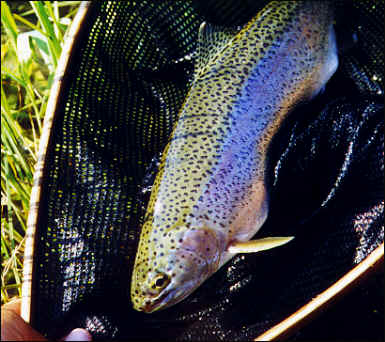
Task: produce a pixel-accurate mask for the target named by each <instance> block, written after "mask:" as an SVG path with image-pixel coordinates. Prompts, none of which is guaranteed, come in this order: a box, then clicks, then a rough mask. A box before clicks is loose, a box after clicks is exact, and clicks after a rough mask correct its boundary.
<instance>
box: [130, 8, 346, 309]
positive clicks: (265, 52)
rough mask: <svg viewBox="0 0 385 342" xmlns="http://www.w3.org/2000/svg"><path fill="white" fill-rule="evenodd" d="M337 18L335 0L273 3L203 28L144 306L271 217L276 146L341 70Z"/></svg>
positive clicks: (210, 264)
mask: <svg viewBox="0 0 385 342" xmlns="http://www.w3.org/2000/svg"><path fill="white" fill-rule="evenodd" d="M332 21H333V13H332V10H331V8H330V5H329V3H328V2H327V1H273V2H271V3H269V5H267V6H266V7H265V8H264V9H263V10H262V11H261V12H260V13H258V14H257V16H256V17H255V18H253V19H252V20H251V21H250V22H249V23H247V24H246V25H245V26H244V27H243V28H242V29H240V30H238V31H231V30H229V29H220V28H218V27H213V26H210V25H208V24H203V25H202V26H201V29H200V32H199V48H198V51H199V53H198V57H197V65H196V70H195V78H194V81H193V84H192V86H191V89H190V91H189V93H188V95H187V98H186V100H185V103H184V105H183V107H182V108H181V111H180V114H179V119H178V122H177V124H176V126H175V127H174V130H173V133H172V136H171V138H170V142H169V144H168V145H167V147H166V149H165V151H164V153H163V156H162V161H161V167H160V171H159V173H158V174H157V177H156V180H155V183H154V186H153V189H152V193H151V197H150V201H149V205H148V208H147V213H146V217H145V222H144V224H143V227H142V232H141V236H140V241H139V247H138V251H137V255H136V260H135V266H134V271H133V277H132V284H131V298H132V302H133V306H134V308H135V309H137V310H140V311H144V312H153V311H155V310H158V309H161V308H166V307H168V306H170V305H173V304H175V303H177V302H179V301H181V300H182V299H183V298H185V297H186V296H188V295H189V294H190V293H191V292H192V291H194V290H195V289H196V288H197V287H198V286H199V285H200V284H201V283H202V282H204V281H205V280H206V279H207V278H208V277H209V276H210V275H212V274H213V273H215V272H216V271H217V270H218V269H219V268H220V267H221V266H222V265H223V264H224V263H225V262H227V261H228V260H229V259H230V258H231V257H232V256H234V255H235V254H236V253H237V252H243V251H246V252H247V251H248V243H247V241H249V240H250V239H251V238H252V237H253V236H254V235H255V234H256V232H257V231H258V230H259V229H260V227H261V226H262V224H263V223H264V221H265V219H266V217H267V214H268V189H267V188H266V184H265V167H266V153H267V149H268V146H269V143H270V141H271V139H272V137H273V135H274V134H275V132H276V131H277V129H278V128H279V126H280V124H281V122H282V120H283V119H284V118H285V117H286V116H287V115H288V113H289V112H290V111H291V110H292V109H293V108H294V107H295V106H296V105H297V104H299V103H301V102H304V101H308V100H310V99H311V98H312V97H313V96H315V95H316V94H317V93H318V92H319V91H320V89H321V88H322V87H323V86H324V85H325V83H326V82H327V81H328V79H329V78H330V77H331V76H332V75H333V73H334V72H335V70H336V68H337V64H338V62H337V53H336V45H335V37H334V31H333V26H332ZM249 244H250V245H252V246H253V244H252V242H250V243H249ZM238 246H240V248H238ZM251 249H252V250H253V248H251Z"/></svg>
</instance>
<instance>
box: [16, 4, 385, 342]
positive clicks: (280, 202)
mask: <svg viewBox="0 0 385 342" xmlns="http://www.w3.org/2000/svg"><path fill="white" fill-rule="evenodd" d="M267 2H268V1H243V2H239V1H228V0H226V1H221V0H206V1H202V2H201V1H190V0H184V1H171V0H167V1H147V0H142V1H95V2H92V3H90V2H84V3H83V4H82V6H81V8H80V10H79V13H78V15H77V17H76V19H75V20H74V23H73V25H72V29H71V32H70V36H69V37H68V40H67V44H66V46H65V47H64V50H63V51H64V52H63V56H62V59H61V63H60V66H59V68H58V71H57V74H56V80H55V84H54V87H53V89H52V93H51V97H50V101H49V104H48V107H47V115H46V119H45V123H44V131H43V135H42V138H41V147H40V157H39V161H38V165H37V168H36V175H35V186H34V189H33V193H32V196H31V211H30V215H29V221H28V233H27V246H26V252H25V269H24V282H23V309H22V310H23V317H24V318H25V319H26V320H27V321H30V322H31V324H32V325H33V326H34V327H35V328H36V329H37V330H38V331H40V332H42V333H43V334H45V335H46V336H48V337H49V338H59V337H61V336H63V335H65V334H66V333H68V331H69V330H70V329H73V328H75V327H84V328H86V329H88V330H89V331H90V332H91V334H92V335H93V338H94V339H95V340H98V339H99V340H105V339H116V340H119V339H120V340H123V339H124V340H186V341H213V340H232V341H236V340H252V339H255V338H257V337H258V336H259V337H258V338H260V339H272V338H275V337H279V336H283V334H287V333H288V330H287V328H282V327H280V326H279V323H280V322H282V320H284V319H286V318H287V317H289V316H290V315H291V314H293V313H295V312H298V310H301V308H303V306H304V305H307V304H309V303H310V302H311V301H312V299H313V298H315V297H317V296H318V295H319V294H321V293H323V294H324V295H325V292H324V291H325V290H326V289H328V288H329V289H330V288H331V287H332V288H333V289H334V290H333V291H334V292H332V296H338V295H339V294H340V290H339V289H337V288H336V287H333V286H334V285H335V284H339V283H338V281H341V278H343V279H344V281H345V282H346V284H351V283H354V281H355V280H356V279H358V278H359V277H361V275H363V274H367V273H368V272H369V271H370V270H371V269H372V268H371V267H370V266H373V265H375V264H378V262H380V261H381V259H382V258H383V245H382V244H383V239H384V225H383V219H384V217H383V213H384V210H383V209H384V199H383V198H384V195H383V189H384V184H383V182H384V179H383V168H384V162H383V148H384V146H383V145H384V136H383V128H384V127H383V124H384V120H383V118H384V112H383V80H384V75H383V31H382V28H383V26H382V25H383V19H384V18H383V2H382V1H370V2H369V1H354V2H350V1H335V2H334V4H335V5H334V6H335V9H336V23H335V27H336V33H337V37H338V38H337V39H338V45H339V48H340V50H339V59H340V64H339V67H338V70H337V72H336V74H335V75H334V76H333V77H332V79H331V80H330V82H329V83H328V84H327V86H326V88H325V91H324V92H323V93H322V94H321V95H320V96H318V97H317V98H316V99H314V101H312V102H311V103H309V104H307V105H305V106H302V107H301V108H298V109H297V110H295V111H294V112H293V113H292V114H291V115H290V116H289V118H288V119H287V120H286V121H285V122H284V124H283V125H282V127H281V129H280V131H279V132H278V133H277V135H276V136H275V137H274V140H273V142H272V144H271V149H270V152H269V153H270V159H269V160H270V164H269V168H268V174H269V188H270V198H271V200H270V211H269V216H268V219H267V221H266V222H265V224H264V226H263V227H262V229H261V230H260V231H259V233H258V236H259V237H263V236H288V235H295V236H296V238H295V239H294V240H293V241H292V242H291V243H290V244H288V245H285V246H283V247H280V248H277V249H273V250H270V251H266V252H263V253H259V254H248V255H242V254H241V255H237V256H236V257H234V258H233V259H232V260H231V261H230V262H228V263H227V264H226V265H225V266H223V267H222V268H221V269H220V270H219V271H218V272H217V273H216V274H214V275H213V276H212V277H211V278H210V279H208V280H207V281H206V282H205V283H204V284H203V285H202V286H201V287H200V288H199V289H198V290H196V291H195V292H194V293H193V294H192V295H190V296H189V297H188V298H186V299H185V300H184V301H182V302H181V303H179V304H177V305H175V306H173V307H171V308H169V309H166V310H164V311H159V312H156V313H153V314H144V313H141V312H137V311H134V310H133V309H132V304H131V302H130V296H129V291H130V281H131V272H132V266H133V261H134V257H135V253H136V249H137V244H138V238H139V234H140V227H141V223H142V222H143V216H144V213H145V208H146V204H147V201H148V193H147V192H146V191H145V190H146V189H147V188H148V187H150V186H151V184H152V182H153V180H154V175H155V174H156V165H157V158H159V155H160V154H161V153H162V151H163V149H164V147H165V145H166V144H167V141H168V138H169V135H170V133H171V130H172V128H173V126H174V124H175V122H176V120H177V115H178V112H179V109H180V107H181V106H182V104H183V101H184V99H185V96H186V94H187V91H188V89H189V86H190V84H191V80H192V74H193V70H194V52H195V51H196V48H197V38H198V29H199V26H200V24H201V23H202V22H203V21H208V22H211V23H214V24H216V25H223V26H228V27H233V26H236V25H243V24H245V23H246V22H247V21H248V20H249V19H250V18H252V17H253V16H255V14H256V13H257V12H258V11H259V10H260V9H262V8H263V7H264V6H265V5H266V4H267ZM352 270H353V273H352ZM354 272H355V273H354ZM347 275H349V277H346V276H347ZM344 277H345V278H344ZM327 294H328V293H326V295H327ZM322 298H324V297H322ZM322 298H321V299H322ZM325 301H326V300H325ZM323 304H325V303H324V302H322V301H320V303H319V306H322V305H323ZM296 324H297V323H293V325H296ZM274 328H276V329H278V330H275V332H273V333H272V335H268V332H271V330H272V329H274ZM279 329H280V330H279ZM289 330H290V329H289ZM263 334H265V335H263ZM261 336H262V337H261Z"/></svg>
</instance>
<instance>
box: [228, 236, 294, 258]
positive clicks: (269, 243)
mask: <svg viewBox="0 0 385 342" xmlns="http://www.w3.org/2000/svg"><path fill="white" fill-rule="evenodd" d="M293 239H294V236H282V237H267V238H263V239H258V240H250V241H246V242H235V243H233V244H231V245H230V246H229V248H228V250H227V251H228V252H229V253H234V254H236V253H255V252H260V251H264V250H266V249H271V248H275V247H278V246H281V245H284V244H285V243H288V242H289V241H291V240H293Z"/></svg>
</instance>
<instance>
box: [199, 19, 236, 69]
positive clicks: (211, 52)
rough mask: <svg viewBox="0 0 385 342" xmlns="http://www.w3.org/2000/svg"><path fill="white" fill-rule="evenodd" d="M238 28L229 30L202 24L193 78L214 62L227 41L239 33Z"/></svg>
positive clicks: (205, 23)
mask: <svg viewBox="0 0 385 342" xmlns="http://www.w3.org/2000/svg"><path fill="white" fill-rule="evenodd" d="M240 29H241V27H240V26H237V27H234V28H229V27H223V26H217V25H213V24H210V23H207V22H203V23H202V24H201V26H200V28H199V34H198V50H197V59H196V64H195V72H194V74H195V77H196V76H197V75H198V74H200V73H201V72H202V71H203V69H204V68H205V66H206V65H207V64H208V63H209V62H210V61H212V60H214V59H215V58H216V57H217V56H218V55H220V53H221V51H222V50H223V49H224V48H225V46H226V45H227V44H228V43H229V41H230V40H231V39H232V38H233V37H234V36H235V35H236V34H237V33H238V32H239V30H240Z"/></svg>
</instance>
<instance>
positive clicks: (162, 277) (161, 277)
mask: <svg viewBox="0 0 385 342" xmlns="http://www.w3.org/2000/svg"><path fill="white" fill-rule="evenodd" d="M169 283H170V278H169V276H168V275H167V274H165V273H161V274H158V275H157V276H156V277H155V278H154V280H153V281H152V286H151V287H152V288H153V289H158V290H160V289H163V288H165V287H166V286H167V285H168V284H169Z"/></svg>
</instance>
